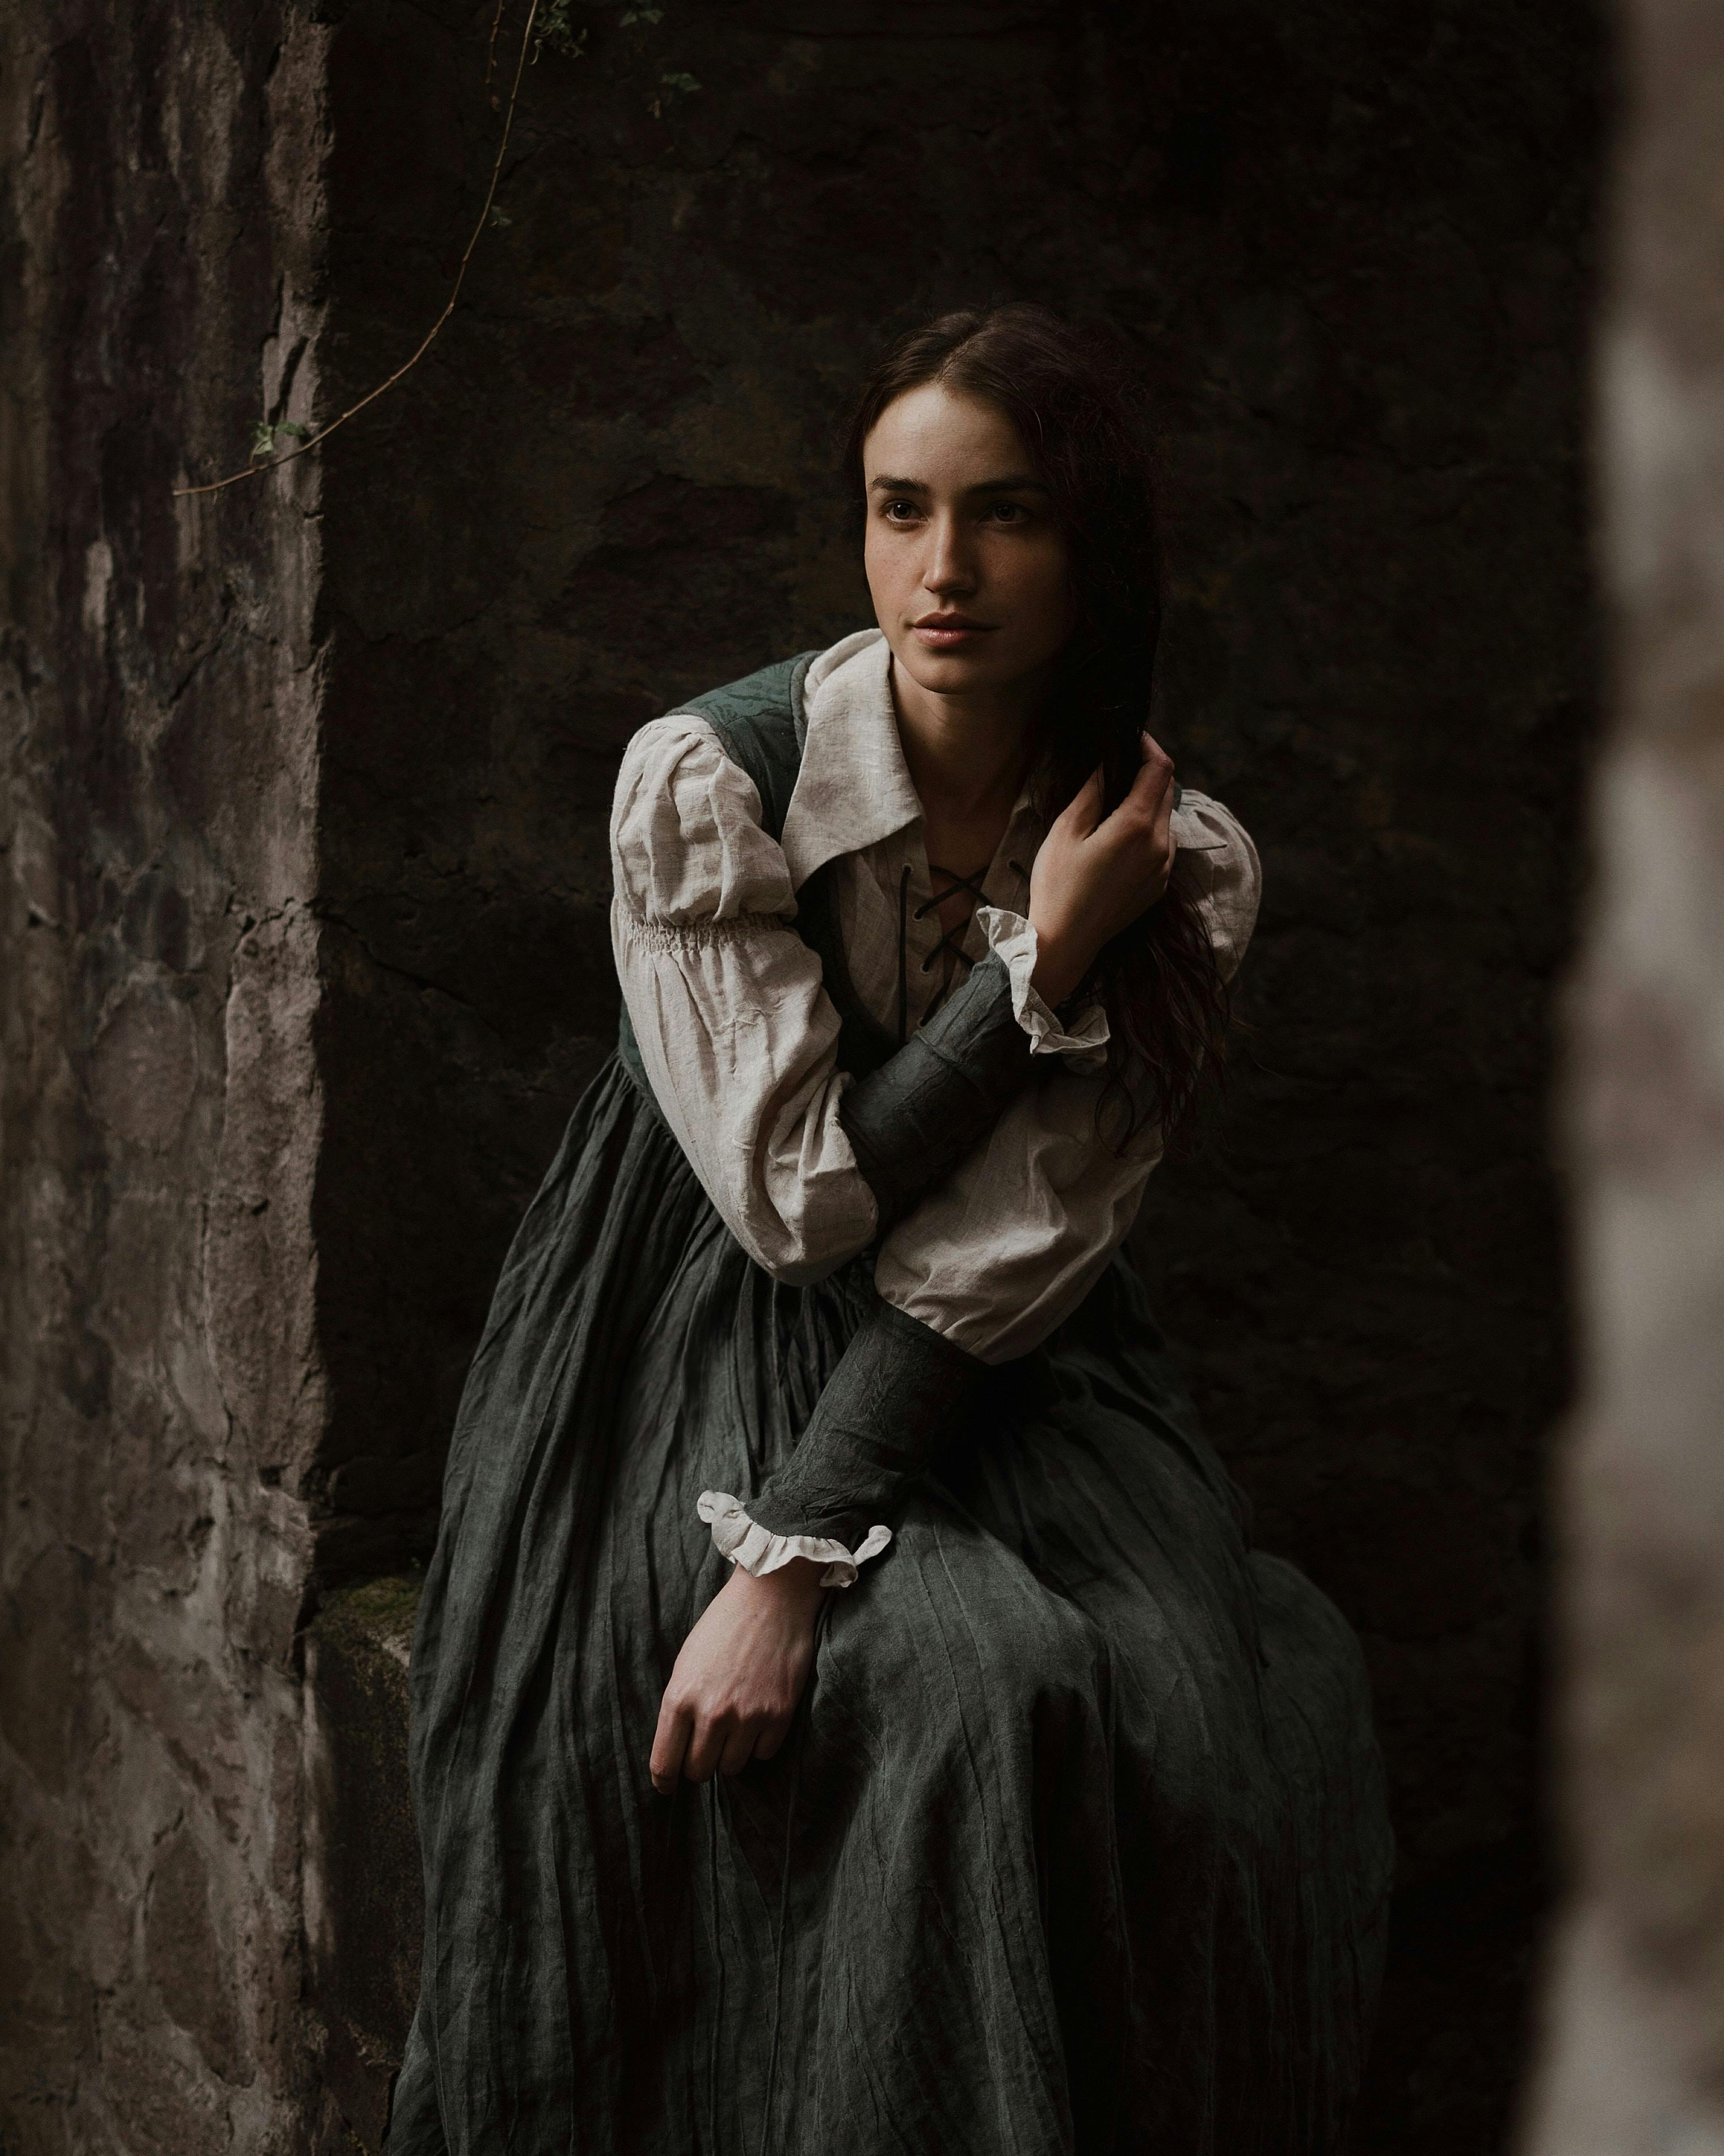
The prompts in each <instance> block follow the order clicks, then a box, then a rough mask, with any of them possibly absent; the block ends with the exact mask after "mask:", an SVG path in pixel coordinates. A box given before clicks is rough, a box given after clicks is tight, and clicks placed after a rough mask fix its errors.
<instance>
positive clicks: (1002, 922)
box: [976, 906, 1109, 1055]
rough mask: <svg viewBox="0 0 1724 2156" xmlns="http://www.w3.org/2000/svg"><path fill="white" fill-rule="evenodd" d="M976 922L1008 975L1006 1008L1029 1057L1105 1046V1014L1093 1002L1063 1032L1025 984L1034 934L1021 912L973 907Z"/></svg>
mask: <svg viewBox="0 0 1724 2156" xmlns="http://www.w3.org/2000/svg"><path fill="white" fill-rule="evenodd" d="M976 924H977V927H979V928H980V929H981V931H982V933H983V936H985V937H987V939H988V949H989V950H990V951H992V952H993V954H994V956H995V957H997V958H998V959H999V960H1000V962H1002V964H1003V966H1004V967H1005V969H1006V971H1007V973H1008V974H1009V975H1010V977H1011V982H1012V1009H1013V1014H1014V1015H1015V1016H1016V1018H1017V1020H1018V1024H1019V1025H1021V1026H1022V1027H1023V1029H1024V1031H1025V1032H1026V1033H1027V1034H1029V1052H1030V1054H1031V1055H1099V1054H1100V1052H1101V1050H1103V1049H1104V1048H1106V1045H1107V1043H1108V1038H1109V1035H1108V1026H1107V1013H1106V1011H1105V1010H1104V1009H1102V1007H1101V1004H1099V1003H1093V1004H1090V1006H1089V1007H1088V1009H1085V1010H1084V1011H1082V1012H1080V1014H1079V1015H1078V1017H1077V1019H1076V1021H1075V1024H1073V1025H1072V1026H1071V1028H1070V1029H1069V1030H1068V1029H1066V1028H1065V1027H1063V1026H1062V1025H1061V1024H1060V1020H1059V1019H1058V1017H1057V1016H1056V1015H1055V1014H1054V1011H1053V1010H1052V1009H1050V1008H1049V1005H1048V1004H1046V1003H1045V1002H1044V1000H1043V998H1041V997H1040V996H1039V995H1038V994H1037V993H1036V992H1035V990H1034V988H1033V987H1032V986H1031V985H1030V976H1031V974H1032V973H1034V971H1035V962H1036V959H1037V957H1039V955H1040V954H1039V948H1038V945H1037V942H1036V933H1035V931H1034V928H1033V927H1031V926H1030V924H1029V921H1026V920H1025V919H1024V916H1023V915H1022V914H1021V913H1008V911H1006V909H1005V907H1004V906H977V909H976Z"/></svg>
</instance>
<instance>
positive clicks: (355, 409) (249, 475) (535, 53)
mask: <svg viewBox="0 0 1724 2156" xmlns="http://www.w3.org/2000/svg"><path fill="white" fill-rule="evenodd" d="M506 4H507V0H497V9H496V13H495V15H494V16H493V17H492V18H491V29H490V41H489V43H488V44H487V46H486V48H485V80H486V81H487V82H489V81H490V79H491V76H492V74H493V72H494V71H495V64H496V53H497V34H498V33H499V31H500V29H501V28H502V24H503V11H504V8H505V6H506ZM573 4H574V0H546V5H545V7H544V9H543V13H542V15H541V9H540V0H529V4H528V7H527V11H526V24H525V26H524V27H523V28H522V30H521V48H520V50H519V51H518V52H517V53H516V56H515V74H514V79H513V80H512V81H511V84H510V86H509V103H508V105H507V108H506V109H505V111H504V114H503V131H502V134H501V136H500V138H499V140H498V142H497V154H496V157H495V159H494V160H493V162H492V164H491V172H490V184H489V185H488V186H487V187H486V188H485V202H484V204H483V206H482V207H481V208H480V213H479V217H478V219H477V221H476V222H475V225H474V227H473V230H472V232H471V234H469V238H468V241H467V244H466V246H465V247H464V248H463V249H462V250H461V259H460V261H459V264H458V265H457V266H456V269H455V277H454V284H453V285H451V287H450V289H449V298H448V299H447V300H445V301H444V307H443V311H442V313H441V314H439V316H438V317H437V319H436V321H434V322H433V323H432V325H431V326H430V328H429V329H428V330H427V331H426V332H425V334H424V336H423V337H422V338H421V339H420V340H419V342H418V346H416V347H415V349H414V350H413V352H411V353H410V354H409V355H408V357H407V358H406V359H404V360H403V362H402V363H401V365H400V366H399V367H397V368H396V369H395V371H394V372H393V374H390V375H387V376H386V377H384V379H383V380H382V381H381V382H378V383H377V387H376V388H373V389H369V390H367V392H366V393H365V395H364V396H363V397H362V398H359V399H358V401H357V403H352V404H350V405H349V406H348V407H347V408H346V411H345V412H342V413H340V414H338V415H337V417H336V418H333V419H331V421H330V423H329V424H328V425H327V426H326V427H318V428H316V429H313V428H310V427H306V426H304V425H302V424H301V423H300V422H299V421H298V420H280V421H272V420H271V419H270V418H269V416H268V414H267V413H265V415H264V418H261V419H260V420H259V422H258V426H257V430H256V433H255V434H254V436H253V438H252V445H251V462H250V463H249V464H248V465H246V466H245V467H244V469H243V470H239V471H234V472H229V473H228V475H227V477H226V478H225V479H216V480H208V481H207V482H206V483H205V484H204V485H202V486H177V487H176V488H175V489H174V490H173V495H174V499H175V500H182V499H183V498H185V497H187V496H189V495H203V494H220V493H221V492H223V490H224V489H226V488H228V487H230V486H238V485H240V484H241V482H242V481H244V480H249V479H261V478H262V477H263V476H264V474H265V473H266V472H272V471H279V470H280V469H281V467H282V465H290V464H292V463H293V462H294V460H295V459H296V458H299V457H303V456H307V455H309V454H310V452H311V451H312V450H313V449H318V448H321V445H322V444H324V443H325V442H326V441H327V440H328V439H329V438H330V436H331V434H335V433H336V431H337V430H338V429H341V428H342V427H345V426H346V423H347V422H348V421H349V420H350V419H356V418H358V416H359V414H360V413H362V412H363V411H364V410H365V409H366V408H367V405H371V404H375V403H377V399H378V398H380V397H382V396H383V395H385V394H386V393H387V392H388V391H389V390H391V389H393V388H394V387H395V385H396V383H397V382H399V381H401V380H402V379H403V377H404V376H406V375H408V374H410V373H411V372H413V368H414V367H417V366H418V363H419V362H420V361H421V360H422V359H423V357H425V354H426V353H427V352H428V351H429V350H430V349H431V346H433V344H434V343H435V341H436V340H437V337H438V335H439V332H440V331H441V330H442V328H443V326H444V323H445V322H446V321H448V320H449V316H451V315H452V314H453V313H454V311H455V302H456V301H457V300H459V298H460V296H461V286H462V284H463V283H464V280H465V278H466V275H467V264H469V262H470V261H471V260H472V259H473V250H474V249H475V247H476V246H477V245H478V244H479V239H480V234H481V233H483V231H484V230H485V226H486V225H487V224H494V225H497V226H506V225H507V224H508V223H509V222H510V220H509V218H506V217H505V215H504V214H503V213H502V211H501V210H500V208H498V207H497V199H496V198H497V186H498V182H500V179H501V178H502V175H503V160H504V158H505V157H506V156H507V155H508V151H509V138H510V136H511V132H512V131H513V129H514V126H515V108H516V104H517V103H518V101H519V100H520V97H521V78H522V76H523V75H524V74H526V68H527V63H528V61H529V60H530V59H531V61H532V62H534V63H535V64H536V63H537V60H538V58H539V55H540V54H541V52H542V51H543V50H544V49H545V48H546V46H547V45H548V46H549V47H550V49H551V50H552V52H554V53H556V54H559V55H561V57H562V58H563V59H579V58H580V57H581V56H582V54H583V53H584V52H585V50H586V48H587V29H586V28H585V27H584V26H582V27H580V28H577V27H576V25H575V24H574V23H573V22H572V20H571V18H570V10H571V8H572V6H573ZM663 13H664V11H663V10H662V9H661V8H654V7H651V6H643V5H639V4H631V5H630V6H629V7H627V8H624V10H623V13H622V15H621V17H620V18H619V21H620V23H621V24H622V25H623V27H625V28H626V27H628V26H629V25H630V24H634V23H657V22H659V20H661V19H662V16H663ZM699 88H700V84H699V83H698V82H696V81H695V79H694V77H693V76H692V75H690V74H685V73H682V72H680V71H678V72H673V73H668V74H664V75H662V76H661V77H660V78H659V87H658V90H657V93H656V94H655V95H654V97H653V98H652V99H651V100H649V105H648V108H647V109H648V110H649V112H651V114H652V115H653V117H654V119H655V120H656V119H659V118H660V117H661V116H662V114H663V110H664V105H665V104H666V103H667V102H669V101H670V100H672V99H675V98H678V97H685V96H687V95H689V94H690V92H691V91H694V90H699ZM491 102H492V104H493V105H495V104H496V102H497V100H496V99H495V97H493V98H492V100H491ZM284 435H285V436H286V437H287V439H289V440H290V441H291V442H293V444H295V446H294V447H293V448H291V449H282V448H280V440H281V438H282V437H283V436H284Z"/></svg>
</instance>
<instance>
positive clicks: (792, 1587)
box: [731, 1557, 826, 1609]
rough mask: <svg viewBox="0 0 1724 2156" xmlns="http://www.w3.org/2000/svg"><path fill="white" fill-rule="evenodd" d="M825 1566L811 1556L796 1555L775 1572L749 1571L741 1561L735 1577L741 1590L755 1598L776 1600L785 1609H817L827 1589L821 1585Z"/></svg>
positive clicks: (734, 1573)
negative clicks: (742, 1565) (743, 1566)
mask: <svg viewBox="0 0 1724 2156" xmlns="http://www.w3.org/2000/svg"><path fill="white" fill-rule="evenodd" d="M825 1569H826V1568H825V1566H824V1565H822V1564H816V1563H814V1562H813V1559H812V1558H805V1557H793V1558H791V1560H790V1562H789V1563H788V1564H781V1565H777V1566H775V1567H774V1568H773V1569H772V1571H771V1572H761V1573H754V1572H745V1571H744V1570H743V1568H742V1567H741V1565H740V1564H739V1565H735V1566H733V1567H732V1568H731V1582H732V1584H734V1585H735V1586H736V1591H737V1593H738V1594H742V1595H746V1596H747V1597H749V1598H750V1599H753V1600H758V1601H761V1602H772V1603H776V1604H778V1605H779V1607H781V1608H783V1609H804V1608H805V1609H815V1608H816V1607H818V1604H819V1600H820V1598H821V1596H822V1595H823V1594H824V1593H825V1591H826V1590H825V1589H824V1587H822V1585H821V1584H820V1581H821V1577H822V1575H823V1574H824V1572H825Z"/></svg>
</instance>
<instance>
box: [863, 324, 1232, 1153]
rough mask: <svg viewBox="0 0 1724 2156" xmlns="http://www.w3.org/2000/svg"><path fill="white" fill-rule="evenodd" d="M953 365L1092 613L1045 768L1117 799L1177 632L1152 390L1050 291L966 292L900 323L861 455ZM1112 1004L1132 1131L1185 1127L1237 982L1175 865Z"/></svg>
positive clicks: (1055, 703)
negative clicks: (1163, 557)
mask: <svg viewBox="0 0 1724 2156" xmlns="http://www.w3.org/2000/svg"><path fill="white" fill-rule="evenodd" d="M925 382H943V383H945V384H946V385H947V387H949V388H952V389H953V390H956V391H958V392H961V393H963V394H964V395H966V396H969V397H974V398H983V399H985V400H986V401H987V402H988V403H991V404H993V405H996V406H997V407H998V408H999V409H1000V410H1001V411H1003V412H1004V413H1006V414H1007V416H1008V418H1011V419H1012V421H1013V423H1014V424H1015V425H1016V427H1017V429H1018V433H1019V434H1020V435H1021V436H1022V437H1023V439H1024V446H1025V448H1026V449H1028V450H1029V454H1030V456H1031V458H1032V459H1034V464H1035V466H1036V471H1037V475H1038V477H1039V478H1040V479H1041V480H1042V481H1043V482H1044V485H1046V486H1047V487H1048V489H1049V491H1050V493H1051V495H1052V496H1053V500H1054V514H1055V516H1057V517H1058V518H1059V520H1060V524H1061V526H1062V527H1063V528H1064V530H1065V535H1066V542H1067V546H1068V547H1069V549H1070V562H1071V580H1072V589H1073V597H1074V599H1075V606H1076V616H1077V625H1076V627H1075V629H1074V631H1073V633H1072V636H1071V639H1070V643H1069V644H1067V645H1066V647H1065V651H1064V652H1063V653H1062V654H1061V656H1060V665H1059V669H1058V672H1057V674H1056V676H1055V680H1054V687H1053V689H1052V690H1051V692H1050V694H1049V698H1048V701H1047V703H1046V705H1045V706H1044V710H1043V714H1042V719H1041V724H1040V727H1039V737H1038V740H1037V742H1036V747H1035V762H1034V769H1033V774H1032V786H1033V789H1034V799H1035V803H1036V806H1037V808H1038V810H1039V812H1040V814H1041V815H1042V818H1043V820H1044V823H1049V822H1051V821H1052V820H1053V819H1054V816H1056V815H1057V814H1059V813H1060V810H1061V809H1062V808H1064V807H1065V804H1066V803H1067V802H1069V801H1070V799H1071V798H1072V796H1073V794H1075V793H1076V792H1077V790H1078V788H1080V786H1081V785H1083V784H1084V783H1085V780H1086V779H1087V778H1089V776H1090V773H1092V772H1093V771H1094V770H1095V768H1096V767H1097V766H1098V765H1100V767H1101V773H1102V778H1103V784H1104V787H1105V788H1106V806H1107V808H1110V809H1111V808H1114V807H1116V805H1117V803H1119V802H1120V801H1121V800H1122V799H1123V798H1124V797H1125V794H1126V791H1127V789H1128V788H1130V786H1131V782H1132V780H1133V779H1134V778H1136V776H1137V771H1138V767H1139V765H1140V763H1141V761H1142V747H1141V742H1140V737H1141V735H1142V731H1143V730H1144V728H1145V727H1146V726H1147V725H1148V723H1149V706H1150V696H1151V693H1152V689H1153V686H1154V682H1155V660H1156V645H1157V641H1158V639H1159V637H1160V634H1161V619H1162V608H1161V580H1160V573H1159V570H1160V563H1159V558H1158V550H1157V543H1156V518H1155V489H1154V485H1153V481H1152V465H1151V459H1150V451H1149V444H1148V438H1147V429H1146V427H1145V424H1144V421H1143V417H1142V404H1141V397H1140V393H1139V391H1138V389H1137V384H1136V382H1135V381H1134V379H1133V377H1132V375H1131V370H1130V368H1129V367H1127V365H1126V362H1125V360H1124V358H1123V356H1122V355H1121V353H1120V352H1119V351H1118V349H1117V348H1116V346H1113V345H1112V343H1111V341H1110V340H1107V339H1105V338H1103V337H1101V336H1096V335H1095V334H1093V333H1092V332H1090V331H1080V330H1077V329H1075V328H1074V327H1072V326H1070V324H1069V323H1066V322H1064V321H1061V320H1060V317H1059V316H1057V315H1054V314H1051V313H1049V311H1048V310H1047V309H1046V308H1045V307H1038V306H1030V305H1022V304H1019V305H1010V306H998V307H988V308H985V309H982V308H967V309H965V310H963V311H961V312H959V313H956V314H949V315H942V316H940V317H939V318H938V320H937V321H931V322H929V323H928V324H926V326H925V327H923V328H921V329H918V330H912V331H911V332H910V333H909V334H908V335H907V336H902V337H900V338H899V340H898V341H897V342H896V343H895V344H894V345H893V346H891V348H890V351H888V352H886V353H885V356H884V357H882V358H881V359H880V362H878V364H877V365H876V366H875V367H874V369H873V371H872V372H870V375H869V377H868V379H867V380H866V382H865V383H864V384H863V386H862V391H861V394H860V396H859V398H858V400H857V403H856V408H855V412H854V416H853V418H852V419H851V421H850V430H849V439H848V442H847V444H846V448H845V459H844V460H845V467H846V471H847V474H848V476H849V479H850V480H851V482H852V484H853V485H854V489H855V490H856V493H857V495H858V496H860V495H861V494H862V491H863V488H864V484H865V481H864V473H863V465H862V445H863V444H864V443H865V441H866V440H867V439H868V436H869V434H870V433H871V432H872V430H873V429H874V425H875V421H876V420H877V419H878V418H880V414H881V413H883V412H884V411H885V408H886V407H887V405H889V404H890V403H892V402H893V400H894V399H895V398H899V397H901V396H902V395H903V394H904V393H905V392H906V390H910V389H918V388H921V386H922V385H923V384H924V383H925ZM1088 985H1090V987H1091V988H1094V989H1095V990H1097V991H1099V993H1101V997H1102V998H1103V1001H1104V1003H1105V1004H1106V1010H1107V1020H1108V1029H1109V1032H1110V1034H1111V1041H1110V1045H1109V1047H1108V1057H1107V1070H1108V1081H1109V1083H1108V1085H1107V1086H1106V1088H1105V1090H1104V1093H1103V1096H1102V1102H1101V1116H1102V1118H1103V1120H1104V1121H1105V1122H1106V1125H1107V1126H1108V1128H1109V1132H1110V1135H1111V1137H1112V1138H1113V1140H1114V1142H1116V1143H1117V1144H1119V1145H1121V1146H1122V1145H1123V1144H1124V1143H1125V1142H1126V1140H1127V1139H1128V1138H1129V1137H1130V1136H1131V1132H1133V1131H1134V1130H1135V1129H1136V1128H1137V1127H1138V1125H1139V1124H1140V1123H1141V1122H1142V1121H1143V1120H1144V1119H1145V1118H1146V1117H1153V1118H1154V1120H1155V1121H1156V1122H1158V1123H1159V1124H1160V1126H1161V1127H1162V1132H1163V1133H1164V1134H1165V1135H1166V1136H1167V1137H1169V1138H1171V1137H1173V1136H1174V1135H1175V1134H1176V1133H1177V1132H1179V1131H1180V1130H1181V1128H1182V1127H1183V1126H1185V1125H1186V1124H1187V1122H1188V1120H1189V1118H1190V1116H1191V1114H1192V1111H1193V1109H1194V1108H1195V1107H1196V1106H1197V1105H1198V1100H1199V1097H1200V1095H1201V1093H1202V1091H1203V1088H1204V1086H1205V1084H1206V1082H1213V1081H1215V1080H1217V1079H1218V1078H1219V1075H1220V1073H1221V1070H1222V1066H1223V1061H1224V1055H1225V1052H1226V1047H1227V1028H1228V994H1227V988H1226V985H1225V983H1224V982H1223V980H1222V978H1221V974H1220V971H1219V968H1218V966H1217V964H1216V962H1215V952H1214V949H1213V946H1212V945H1211V943H1210V941H1209V932H1208V927H1207V926H1206V925H1205V923H1204V921H1203V916H1202V914H1201V913H1200V912H1199V911H1198V908H1197V906H1196V904H1195V902H1194V901H1193V898H1192V897H1191V896H1190V894H1189V892H1188V891H1187V890H1186V889H1185V888H1184V887H1183V884H1182V881H1181V879H1180V877H1179V875H1178V871H1177V870H1176V871H1175V874H1174V875H1173V877H1172V880H1170V881H1169V883H1168V885H1167V892H1166V894H1165V896H1163V897H1162V899H1161V900H1160V901H1159V902H1158V903H1157V905H1155V906H1152V907H1151V908H1150V910H1149V911H1148V912H1147V913H1146V914H1144V915H1143V916H1142V917H1141V918H1140V919H1139V920H1137V921H1135V922H1133V924H1132V925H1131V927H1129V928H1127V929H1125V930H1123V931H1122V932H1121V934H1119V935H1118V936H1116V937H1114V938H1113V940H1112V942H1110V943H1109V944H1108V945H1107V946H1106V947H1105V948H1104V949H1103V951H1102V952H1101V955H1100V957H1098V958H1097V959H1096V962H1095V967H1094V968H1093V969H1092V971H1091V973H1090V977H1089V983H1088Z"/></svg>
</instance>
